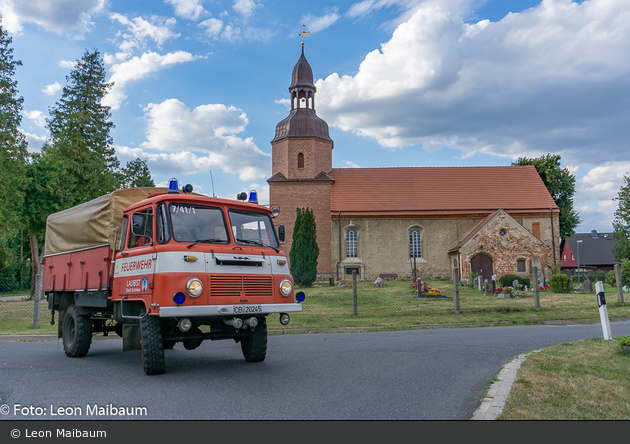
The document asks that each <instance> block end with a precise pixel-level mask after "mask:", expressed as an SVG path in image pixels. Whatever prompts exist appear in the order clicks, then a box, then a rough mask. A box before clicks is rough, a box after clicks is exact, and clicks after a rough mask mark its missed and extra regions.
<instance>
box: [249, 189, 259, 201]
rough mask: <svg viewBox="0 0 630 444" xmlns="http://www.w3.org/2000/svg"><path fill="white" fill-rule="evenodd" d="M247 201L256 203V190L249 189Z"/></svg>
mask: <svg viewBox="0 0 630 444" xmlns="http://www.w3.org/2000/svg"><path fill="white" fill-rule="evenodd" d="M248 202H249V203H255V204H257V203H258V193H257V192H256V190H251V191H250V192H249V200H248Z"/></svg>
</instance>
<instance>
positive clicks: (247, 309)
mask: <svg viewBox="0 0 630 444" xmlns="http://www.w3.org/2000/svg"><path fill="white" fill-rule="evenodd" d="M249 313H262V305H235V306H234V314H249Z"/></svg>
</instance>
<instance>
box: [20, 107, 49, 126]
mask: <svg viewBox="0 0 630 444" xmlns="http://www.w3.org/2000/svg"><path fill="white" fill-rule="evenodd" d="M24 115H25V116H26V118H27V119H29V120H31V121H33V122H34V123H35V125H37V126H39V127H41V128H45V127H46V116H45V115H44V113H43V112H41V111H38V110H35V111H24Z"/></svg>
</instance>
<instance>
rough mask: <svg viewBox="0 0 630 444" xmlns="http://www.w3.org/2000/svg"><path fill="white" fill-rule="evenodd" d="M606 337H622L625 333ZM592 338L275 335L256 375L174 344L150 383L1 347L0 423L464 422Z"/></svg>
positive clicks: (108, 358)
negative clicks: (511, 375)
mask: <svg viewBox="0 0 630 444" xmlns="http://www.w3.org/2000/svg"><path fill="white" fill-rule="evenodd" d="M612 334H613V336H620V335H630V321H623V322H614V323H612ZM589 337H597V338H602V329H601V325H599V324H590V325H584V324H583V325H567V326H550V325H541V326H514V327H482V328H457V329H425V330H409V331H395V332H374V333H331V334H327V333H319V334H295V335H282V336H270V337H269V349H268V353H267V359H266V360H265V361H264V362H262V363H256V364H252V363H247V362H246V361H245V360H244V359H243V357H242V355H241V351H240V346H239V345H238V344H235V343H234V342H232V341H216V342H204V343H203V344H202V345H201V347H199V348H198V349H196V350H194V351H188V350H185V349H184V348H183V347H182V346H181V344H178V345H177V346H176V347H175V349H173V350H167V351H166V359H167V373H165V374H163V375H157V376H146V375H145V374H144V372H143V371H142V367H141V357H140V352H138V351H131V352H125V353H123V352H122V345H121V344H122V343H121V341H120V340H117V339H111V340H97V341H94V342H93V344H92V348H91V349H90V352H89V354H88V355H87V356H86V357H84V358H76V359H71V358H67V357H66V356H65V354H64V352H63V347H62V346H61V344H60V343H59V342H57V341H36V342H0V398H1V399H0V413H2V411H1V409H2V408H4V409H7V408H8V409H9V410H10V412H9V414H7V415H0V418H1V419H121V417H120V416H116V415H113V414H112V412H113V410H114V409H113V408H112V407H110V406H113V407H116V408H117V409H119V408H121V407H123V408H130V409H132V413H135V415H131V416H126V415H125V416H123V418H125V419H149V420H157V419H168V420H179V419H195V420H223V419H238V420H285V419H286V420H289V419H290V420H425V419H426V420H467V419H470V418H471V416H472V414H473V412H474V410H475V409H476V408H477V406H478V403H479V399H480V398H481V396H482V395H483V392H484V390H485V389H486V388H487V387H488V386H489V385H490V383H491V381H492V378H493V377H494V376H495V375H496V374H497V373H498V372H499V370H500V369H501V367H502V365H503V364H505V363H506V362H508V361H510V360H511V359H512V358H514V357H515V356H517V355H518V354H520V353H522V352H526V351H531V350H536V349H539V348H542V347H547V346H550V345H554V344H560V343H564V342H571V341H576V340H580V339H586V338H589ZM2 405H6V406H7V407H2ZM95 405H96V406H97V407H102V408H103V409H102V410H100V412H99V411H98V410H97V411H96V412H94V411H93V408H94V406H95ZM38 408H39V409H38ZM60 408H61V411H62V412H63V413H71V414H69V415H63V416H61V415H59V412H60V410H59V409H60ZM16 413H17V414H16ZM38 413H39V414H38ZM44 413H45V415H44ZM54 413H57V416H52V415H53V414H54ZM99 413H106V414H103V415H101V414H99Z"/></svg>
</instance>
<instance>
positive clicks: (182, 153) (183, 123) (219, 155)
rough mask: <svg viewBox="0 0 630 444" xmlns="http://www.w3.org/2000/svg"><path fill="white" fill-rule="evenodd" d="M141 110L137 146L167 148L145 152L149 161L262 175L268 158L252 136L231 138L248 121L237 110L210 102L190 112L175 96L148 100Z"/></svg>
mask: <svg viewBox="0 0 630 444" xmlns="http://www.w3.org/2000/svg"><path fill="white" fill-rule="evenodd" d="M145 113H146V114H145V116H146V119H147V121H148V126H147V130H146V137H147V140H146V142H144V143H143V144H142V149H143V150H144V151H145V152H147V150H158V151H168V152H170V154H165V153H158V154H150V155H149V161H150V162H153V163H155V164H156V165H163V166H164V167H168V168H171V167H172V168H188V169H192V170H194V171H200V172H201V171H209V170H212V169H216V168H220V169H221V170H222V171H223V172H225V173H229V174H236V175H238V176H239V178H240V179H241V180H249V181H251V180H254V179H259V178H264V177H267V175H268V171H267V170H268V167H269V164H270V162H271V156H269V155H268V154H266V153H264V152H262V151H261V150H260V149H259V148H258V147H257V146H256V144H255V143H254V141H253V140H252V138H245V139H243V138H240V137H237V136H236V134H239V133H241V132H243V131H244V130H245V127H246V126H247V124H248V120H247V115H246V114H245V113H244V112H243V111H241V110H240V109H238V108H235V107H233V106H225V105H222V104H210V105H201V106H198V107H197V108H195V109H192V110H191V109H190V108H188V107H187V106H186V105H185V104H183V103H182V102H180V101H179V100H176V99H170V100H166V101H164V102H162V103H160V104H149V106H147V107H146V108H145ZM195 153H207V155H205V156H204V155H198V154H195ZM152 171H153V167H152Z"/></svg>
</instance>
